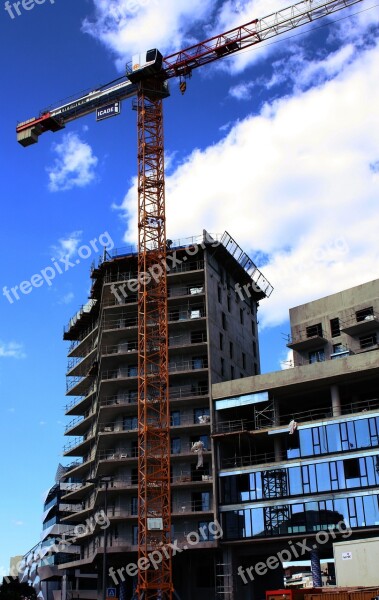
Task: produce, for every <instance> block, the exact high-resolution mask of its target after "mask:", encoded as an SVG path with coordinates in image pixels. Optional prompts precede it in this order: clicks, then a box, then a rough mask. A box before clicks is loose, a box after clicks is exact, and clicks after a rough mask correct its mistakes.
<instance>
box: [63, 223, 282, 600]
mask: <svg viewBox="0 0 379 600" xmlns="http://www.w3.org/2000/svg"><path fill="white" fill-rule="evenodd" d="M167 249H168V256H167V260H166V263H165V264H164V265H157V269H156V272H155V271H154V273H151V274H150V275H151V276H154V275H155V274H156V275H157V276H159V272H160V270H161V269H162V268H164V269H166V271H167V278H168V315H169V319H168V320H169V324H168V329H169V374H170V385H169V399H170V410H171V489H172V506H171V514H172V536H173V539H175V540H178V544H179V545H181V547H182V548H184V546H185V545H186V542H187V541H188V535H189V534H191V533H194V534H196V535H198V532H201V536H200V539H199V540H198V542H197V543H196V545H193V546H191V549H189V550H188V551H185V552H182V553H180V554H179V555H178V556H176V557H175V566H174V585H175V589H176V590H177V591H178V593H179V595H180V597H181V598H182V600H190V599H192V598H193V597H195V595H196V597H197V598H198V599H199V600H200V599H201V598H204V599H208V598H209V597H212V595H214V593H215V587H216V580H217V578H216V570H217V568H216V566H215V565H217V561H218V559H217V557H218V555H219V539H218V538H219V536H218V535H217V531H216V530H215V528H214V527H213V528H212V527H211V525H212V524H214V523H216V522H217V517H218V503H217V487H216V486H217V478H216V477H215V462H216V459H215V450H214V444H213V441H212V437H211V432H212V427H213V419H214V415H213V407H212V402H211V395H210V392H211V386H212V384H214V383H216V382H222V381H225V380H230V379H235V378H244V377H249V376H252V375H257V374H259V372H260V362H259V344H258V337H257V308H258V302H259V300H261V299H263V298H265V297H266V296H269V295H270V293H271V291H272V288H271V286H270V285H269V283H268V282H267V281H266V279H265V278H264V277H263V275H262V273H261V272H260V271H259V270H258V269H257V268H256V266H255V265H254V263H253V261H251V259H249V257H248V256H247V255H246V254H245V253H244V252H243V251H242V250H241V248H240V247H239V246H238V244H237V243H236V242H235V241H234V240H233V239H232V238H231V237H230V236H229V234H227V233H225V234H224V235H223V236H222V237H221V238H220V239H218V238H216V237H215V236H210V235H209V234H208V233H207V232H203V235H202V236H200V237H199V238H196V239H190V240H185V241H184V242H175V243H173V242H171V241H170V240H167ZM91 277H92V288H91V296H90V301H89V303H88V304H87V305H86V306H84V307H83V309H82V310H81V311H80V312H79V313H78V314H77V315H75V317H74V318H73V319H71V321H70V323H69V325H68V327H67V328H66V330H65V333H64V339H66V340H69V341H70V342H71V345H70V348H69V353H68V357H69V364H68V372H67V395H68V396H69V398H70V402H69V404H68V405H67V407H66V414H67V415H68V416H70V417H73V419H72V420H71V422H70V423H69V424H68V425H67V428H66V435H67V436H69V437H70V439H71V441H70V442H69V443H68V444H67V445H66V446H65V449H64V455H65V456H66V457H75V458H76V460H75V461H74V462H73V463H71V464H69V465H68V472H67V473H68V475H69V476H70V477H71V478H73V479H74V480H75V482H74V483H73V484H72V486H71V488H70V489H66V490H65V492H64V494H63V496H62V502H64V503H66V505H67V506H68V507H69V505H71V507H72V509H71V510H68V513H67V516H65V517H63V518H62V522H63V523H65V522H70V523H73V524H76V527H77V528H78V527H80V526H81V525H82V524H85V523H86V522H88V520H90V521H91V519H92V521H93V520H94V515H96V514H97V512H98V511H99V510H101V509H103V510H104V509H105V510H106V516H107V518H108V519H109V522H110V523H109V527H107V529H106V531H105V530H104V529H102V527H101V526H100V525H99V523H96V522H94V523H93V527H87V530H85V529H83V532H84V533H83V535H80V536H79V537H78V536H77V540H76V544H77V545H78V546H79V556H77V557H72V558H74V560H72V559H70V560H68V561H66V562H65V564H63V565H61V567H60V568H61V569H65V570H66V571H67V572H70V570H71V571H72V570H75V569H83V568H85V569H93V571H94V572H99V570H100V569H101V568H102V565H103V560H104V548H105V549H106V561H107V567H109V568H110V567H112V568H113V569H114V571H117V569H121V568H122V567H126V566H127V565H128V564H131V563H135V562H136V555H137V513H138V497H137V489H138V488H137V484H138V470H137V459H138V455H137V448H138V445H137V381H138V379H137V375H138V359H137V356H138V354H137V322H138V312H137V290H138V280H137V254H136V252H135V251H134V250H127V251H124V252H121V253H120V252H118V253H117V252H116V253H114V254H113V255H112V256H110V255H109V254H106V255H105V256H104V259H103V260H102V261H101V263H100V264H99V265H96V266H94V267H93V270H92V273H91ZM95 521H96V519H95ZM77 530H78V529H77ZM195 537H196V536H195ZM187 545H188V544H187ZM107 570H108V569H107ZM106 583H107V584H109V585H116V587H117V590H118V591H117V594H118V595H121V596H122V597H125V598H126V597H131V596H132V593H133V586H134V585H135V577H134V579H133V577H123V575H121V576H118V579H117V578H116V577H114V579H113V580H112V579H108V580H107V582H106ZM101 585H102V583H101V581H100V580H99V590H100V586H101Z"/></svg>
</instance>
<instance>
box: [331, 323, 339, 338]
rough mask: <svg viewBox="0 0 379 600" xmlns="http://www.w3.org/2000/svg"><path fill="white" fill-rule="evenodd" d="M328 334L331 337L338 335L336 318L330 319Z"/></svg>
mask: <svg viewBox="0 0 379 600" xmlns="http://www.w3.org/2000/svg"><path fill="white" fill-rule="evenodd" d="M330 333H331V334H332V337H337V336H338V335H340V333H341V331H340V320H339V319H338V318H335V319H330Z"/></svg>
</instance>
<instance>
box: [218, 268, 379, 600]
mask: <svg viewBox="0 0 379 600" xmlns="http://www.w3.org/2000/svg"><path fill="white" fill-rule="evenodd" d="M378 315H379V280H376V281H373V282H369V283H367V284H364V285H361V286H357V287H356V288H351V289H349V290H346V291H344V292H341V293H340V294H334V295H332V296H329V297H326V298H323V299H321V300H316V301H315V302H310V303H308V304H305V305H302V306H300V307H297V308H295V309H292V310H291V311H290V320H291V334H292V341H291V342H290V343H289V346H290V347H291V348H292V349H293V351H294V363H295V367H294V368H289V369H287V370H283V371H280V372H274V373H268V374H265V375H258V376H256V377H249V378H246V379H242V380H238V381H230V382H226V383H219V384H216V385H214V386H213V388H212V396H213V403H214V409H215V420H214V429H213V440H214V443H215V448H216V455H217V457H218V463H217V480H218V491H217V493H218V498H219V512H220V519H221V524H222V528H223V533H224V536H223V539H222V540H221V543H220V546H221V547H222V548H224V556H225V560H224V565H225V572H224V579H226V580H227V581H228V590H227V591H228V594H229V596H228V595H226V596H225V597H226V598H228V600H229V598H230V599H232V598H237V597H238V598H239V599H245V598H246V599H247V598H259V597H260V596H261V595H262V594H263V593H264V591H265V590H266V589H275V587H278V588H280V587H282V585H283V579H282V577H283V568H282V562H283V561H284V562H286V561H289V562H291V561H293V560H295V561H296V560H305V559H306V560H309V559H310V560H311V561H312V575H313V583H314V584H316V585H317V583H318V582H319V583H321V573H320V569H319V566H320V558H323V559H328V558H329V559H330V558H332V557H333V542H336V541H339V540H344V539H346V538H348V539H350V538H351V539H355V538H358V539H360V538H369V537H371V536H377V535H378V533H379V353H378V346H377V341H376V335H377V331H378V330H379V319H378ZM314 353H317V360H315V359H314V356H315V354H314ZM279 556H280V557H281V560H278V557H279ZM258 565H259V566H258ZM262 565H263V566H262ZM377 577H379V575H378V576H377ZM377 583H379V580H378V582H377ZM360 585H362V586H363V585H365V581H364V578H363V577H362V581H361V582H360Z"/></svg>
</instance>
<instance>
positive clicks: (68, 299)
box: [59, 292, 75, 304]
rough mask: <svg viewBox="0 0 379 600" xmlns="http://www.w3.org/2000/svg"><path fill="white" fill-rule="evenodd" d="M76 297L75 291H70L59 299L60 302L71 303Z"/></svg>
mask: <svg viewBox="0 0 379 600" xmlns="http://www.w3.org/2000/svg"><path fill="white" fill-rule="evenodd" d="M74 297H75V295H74V293H73V292H68V293H67V294H65V295H64V296H62V298H61V299H60V301H59V304H70V302H72V301H73V299H74Z"/></svg>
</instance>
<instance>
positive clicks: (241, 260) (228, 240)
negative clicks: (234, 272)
mask: <svg viewBox="0 0 379 600" xmlns="http://www.w3.org/2000/svg"><path fill="white" fill-rule="evenodd" d="M221 244H222V245H223V246H224V248H226V250H227V251H228V252H229V254H231V255H232V256H233V258H235V259H236V261H237V262H238V264H239V265H240V266H241V267H242V268H243V269H244V271H245V272H246V273H247V274H248V275H249V277H250V278H251V280H252V281H253V282H254V284H255V285H256V286H258V287H259V289H260V290H262V292H263V293H264V294H265V296H266V298H268V297H269V296H271V294H272V292H273V289H274V288H273V287H272V285H271V284H270V283H269V282H268V281H267V279H266V277H265V276H264V275H263V273H262V272H261V271H260V270H259V269H258V267H257V265H256V264H255V263H254V261H253V260H252V259H251V258H250V257H249V256H248V255H247V254H246V253H245V252H244V251H243V250H242V248H241V247H240V246H239V245H238V244H237V242H236V241H235V240H234V239H233V238H232V236H231V235H230V234H229V233H228V232H227V231H225V233H224V234H223V235H222V237H221Z"/></svg>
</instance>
